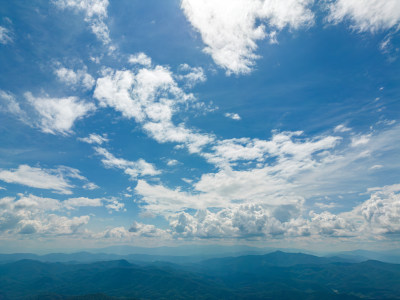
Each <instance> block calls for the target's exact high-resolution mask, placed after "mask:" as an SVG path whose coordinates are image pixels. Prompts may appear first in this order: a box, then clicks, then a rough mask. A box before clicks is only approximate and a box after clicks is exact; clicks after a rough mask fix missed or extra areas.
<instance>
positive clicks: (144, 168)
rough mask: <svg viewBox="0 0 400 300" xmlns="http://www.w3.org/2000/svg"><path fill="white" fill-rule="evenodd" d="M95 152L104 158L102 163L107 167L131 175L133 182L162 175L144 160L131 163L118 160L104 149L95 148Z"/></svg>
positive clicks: (121, 159)
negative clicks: (141, 178)
mask: <svg viewBox="0 0 400 300" xmlns="http://www.w3.org/2000/svg"><path fill="white" fill-rule="evenodd" d="M95 151H96V153H97V154H98V155H100V156H102V157H103V158H102V159H101V162H102V163H103V164H104V166H105V167H107V168H117V169H121V170H123V171H124V173H125V174H127V175H129V176H130V177H131V179H132V180H136V179H137V178H138V177H142V176H156V175H159V174H161V171H159V170H157V169H156V168H155V167H154V166H153V165H152V164H150V163H148V162H146V161H145V160H144V159H139V160H137V161H129V160H126V159H123V158H116V157H115V156H114V155H112V154H111V153H110V152H108V151H107V150H106V149H105V148H102V147H95Z"/></svg>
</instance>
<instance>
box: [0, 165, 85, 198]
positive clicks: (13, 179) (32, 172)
mask: <svg viewBox="0 0 400 300" xmlns="http://www.w3.org/2000/svg"><path fill="white" fill-rule="evenodd" d="M68 177H69V178H77V179H80V180H86V178H84V177H83V176H81V175H79V171H78V170H76V169H72V168H65V167H60V168H58V169H42V168H39V167H30V166H28V165H20V166H19V167H18V168H17V169H11V170H0V180H2V181H5V182H7V183H16V184H22V185H26V186H29V187H33V188H38V189H48V190H53V191H54V192H57V193H61V194H72V191H71V189H72V188H73V185H71V184H70V183H69V181H68V180H67V179H66V178H68Z"/></svg>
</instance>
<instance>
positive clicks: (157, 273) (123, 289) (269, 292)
mask: <svg viewBox="0 0 400 300" xmlns="http://www.w3.org/2000/svg"><path fill="white" fill-rule="evenodd" d="M96 295H98V297H99V298H98V299H107V300H108V299H113V300H114V299H121V300H122V299H129V300H131V299H135V300H136V299H238V300H242V299H243V300H244V299H251V300H258V299H260V300H261V299H310V300H314V299H328V300H329V299H337V300H339V299H352V300H356V299H385V300H389V299H400V265H399V264H388V263H383V262H379V261H372V260H370V261H365V262H362V263H351V262H346V261H345V260H343V259H342V258H340V257H336V258H335V257H333V258H332V257H330V258H327V257H318V256H314V255H309V254H304V253H285V252H282V251H276V252H272V253H268V254H264V255H246V256H239V257H225V258H213V259H208V260H205V261H203V262H197V263H187V264H181V265H176V264H172V263H162V262H154V263H147V264H141V265H138V264H132V263H130V262H128V261H127V260H123V259H120V260H111V261H100V262H94V263H87V264H82V263H81V264H79V263H76V264H65V263H60V262H57V263H49V262H47V263H45V262H40V261H37V260H32V259H24V260H19V261H16V262H12V263H4V264H1V265H0V299H1V300H11V299H12V300H14V299H16V300H26V299H61V300H65V299H96V298H93V297H96ZM78 296H79V297H78ZM113 297H114V298H113ZM123 297H125V298H123Z"/></svg>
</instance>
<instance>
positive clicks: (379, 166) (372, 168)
mask: <svg viewBox="0 0 400 300" xmlns="http://www.w3.org/2000/svg"><path fill="white" fill-rule="evenodd" d="M382 168H383V166H382V165H373V166H372V167H371V168H369V169H370V170H378V169H382Z"/></svg>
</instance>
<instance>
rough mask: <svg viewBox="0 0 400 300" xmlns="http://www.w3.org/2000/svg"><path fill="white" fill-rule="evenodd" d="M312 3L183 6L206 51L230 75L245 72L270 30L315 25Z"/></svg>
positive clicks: (233, 0) (191, 0)
mask: <svg viewBox="0 0 400 300" xmlns="http://www.w3.org/2000/svg"><path fill="white" fill-rule="evenodd" d="M312 3H313V1H312V0H286V1H282V0H264V1H262V0H219V1H213V0H204V1H196V0H182V1H181V8H182V10H183V12H184V13H185V15H186V17H187V19H188V20H189V22H190V23H191V24H192V26H193V27H194V28H195V29H196V30H198V31H199V32H200V34H201V37H202V40H203V42H204V43H205V44H206V48H205V49H204V52H206V53H207V54H210V55H211V56H212V58H213V60H214V61H215V63H216V64H217V65H219V66H221V67H222V68H224V69H226V70H227V74H231V73H234V74H246V73H249V72H250V71H251V69H252V67H253V66H254V64H255V60H256V59H257V58H258V56H257V55H256V54H255V53H254V52H255V51H256V49H257V44H256V43H257V41H258V40H262V39H264V38H266V37H268V36H269V34H268V33H267V32H266V31H267V30H268V31H272V32H276V31H277V30H281V29H283V28H284V27H289V28H291V29H297V28H299V27H301V26H309V25H311V24H313V19H314V16H313V13H312V12H311V10H310V9H309V6H310V5H311V4H312ZM257 22H261V23H263V24H262V25H258V24H257ZM265 25H267V28H268V29H266V26H265ZM272 40H274V34H273V38H272ZM275 40H276V39H275Z"/></svg>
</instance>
